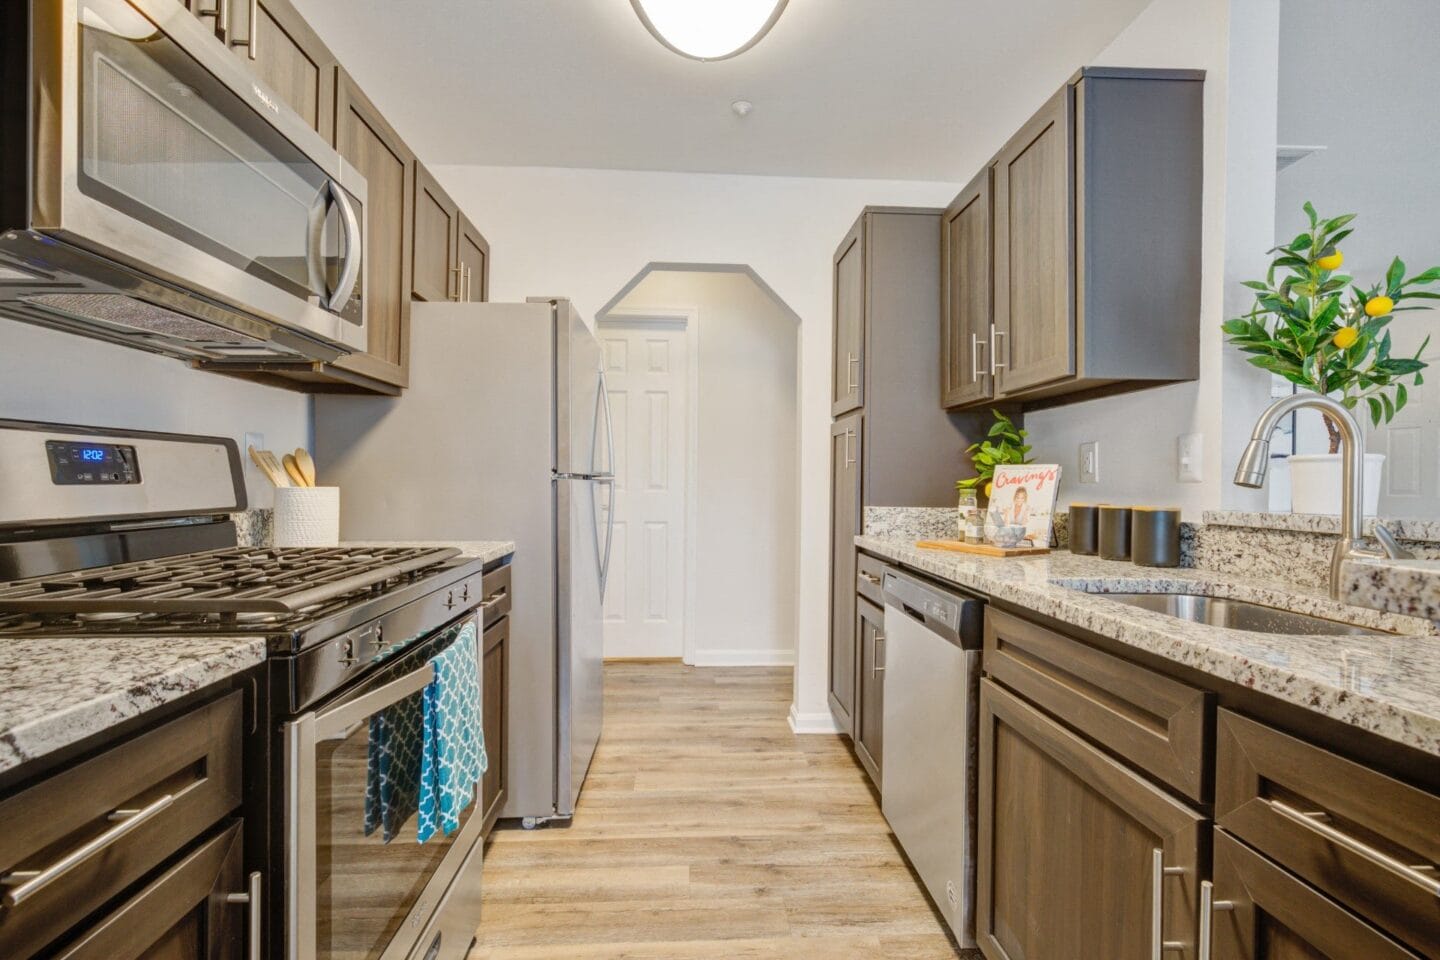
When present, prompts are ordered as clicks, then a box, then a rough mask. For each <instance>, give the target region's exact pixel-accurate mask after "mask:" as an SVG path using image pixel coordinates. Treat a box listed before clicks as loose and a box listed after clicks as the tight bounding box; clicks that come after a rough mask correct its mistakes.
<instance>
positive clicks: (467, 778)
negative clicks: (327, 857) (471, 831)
mask: <svg viewBox="0 0 1440 960" xmlns="http://www.w3.org/2000/svg"><path fill="white" fill-rule="evenodd" d="M477 637H478V632H477V629H476V626H475V623H474V622H473V621H472V622H470V623H467V624H465V625H464V626H463V627H461V628H459V630H458V631H457V632H456V635H455V639H454V641H453V642H451V644H450V645H449V646H448V647H446V648H445V649H444V650H443V651H441V652H440V653H439V654H438V655H436V656H435V658H434V659H433V660H431V661H430V663H431V665H432V667H433V668H434V670H435V679H434V680H432V681H431V682H430V683H429V684H427V685H426V686H425V687H424V689H422V690H421V691H420V693H419V694H418V695H416V696H413V697H408V698H406V699H405V700H403V701H401V702H400V703H397V704H395V705H394V706H392V707H388V708H386V709H385V710H382V711H380V712H379V713H377V714H376V715H375V716H373V717H371V718H370V742H369V750H368V756H367V761H368V763H367V767H368V769H367V778H366V789H365V834H366V836H369V835H370V834H371V833H373V832H374V831H375V830H376V829H377V828H379V827H383V828H384V833H383V836H384V840H385V842H386V843H389V842H390V841H391V840H392V839H394V837H395V836H396V835H397V834H398V833H399V832H400V828H401V826H402V825H403V824H404V823H405V822H406V821H407V820H409V819H410V817H411V816H412V815H415V814H418V817H417V819H416V839H417V841H418V842H420V843H424V842H425V841H426V840H429V839H430V838H431V837H432V836H434V835H435V832H436V830H441V831H443V832H444V833H445V835H446V836H449V835H450V834H451V833H454V832H455V830H456V829H458V828H459V826H460V815H461V814H462V813H463V812H464V811H465V808H466V807H468V806H469V805H470V804H471V803H472V802H473V801H474V799H475V785H476V784H477V783H479V782H480V779H481V777H483V776H484V774H485V771H486V770H487V769H488V768H489V761H488V758H487V757H486V755H485V732H484V728H483V726H482V714H481V700H480V698H481V692H480V690H481V688H480V660H479V653H478V650H479V647H478V644H477Z"/></svg>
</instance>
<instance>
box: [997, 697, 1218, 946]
mask: <svg viewBox="0 0 1440 960" xmlns="http://www.w3.org/2000/svg"><path fill="white" fill-rule="evenodd" d="M1207 832H1208V823H1207V821H1206V819H1205V817H1204V816H1203V815H1201V814H1200V813H1198V812H1196V811H1194V810H1191V809H1190V808H1189V807H1187V806H1185V805H1184V804H1182V803H1180V802H1179V801H1178V800H1176V799H1174V798H1173V797H1171V796H1170V795H1169V794H1168V793H1166V792H1164V791H1163V790H1161V789H1160V788H1159V787H1156V786H1154V785H1152V784H1151V783H1150V782H1148V781H1147V780H1145V779H1144V778H1143V777H1141V776H1140V775H1139V774H1137V773H1135V772H1133V771H1131V770H1130V769H1128V768H1127V767H1125V766H1123V765H1121V764H1120V763H1118V762H1117V761H1115V760H1113V759H1111V758H1110V757H1108V756H1106V755H1105V754H1103V753H1102V752H1100V751H1099V750H1098V749H1096V748H1095V747H1093V746H1091V745H1090V744H1089V743H1088V742H1086V741H1085V740H1084V739H1082V738H1081V737H1080V736H1078V735H1077V734H1075V733H1072V732H1071V731H1070V730H1068V729H1066V728H1065V727H1063V726H1061V725H1060V724H1059V723H1057V722H1056V721H1054V720H1052V719H1050V718H1049V717H1047V716H1045V715H1044V714H1043V713H1041V712H1040V711H1039V710H1037V709H1036V708H1035V707H1033V706H1031V705H1030V704H1028V703H1026V702H1025V701H1024V700H1021V699H1020V698H1019V697H1017V696H1016V695H1014V694H1012V693H1010V692H1008V691H1006V690H1005V689H1004V688H1003V687H1001V686H999V685H998V684H996V683H995V682H994V681H993V680H985V681H983V682H982V684H981V693H980V828H979V853H978V876H977V884H976V887H977V904H976V906H977V910H976V935H977V939H978V941H979V944H980V949H981V951H982V952H983V953H984V954H985V956H986V957H988V958H989V960H1041V958H1043V960H1099V958H1104V960H1151V958H1152V957H1153V956H1155V953H1154V949H1155V947H1154V943H1155V941H1156V940H1157V939H1159V940H1161V941H1162V942H1163V943H1164V944H1174V947H1173V948H1166V949H1165V950H1164V955H1165V956H1166V957H1167V958H1170V960H1195V957H1196V955H1197V954H1196V943H1195V933H1196V930H1197V926H1196V921H1197V919H1198V917H1197V911H1196V907H1197V903H1198V896H1199V881H1200V869H1201V866H1202V863H1201V854H1202V847H1203V840H1204V838H1205V835H1206V834H1207ZM1157 851H1158V853H1159V856H1158V858H1157V856H1156V853H1157ZM1157 883H1158V887H1159V892H1160V899H1159V902H1158V904H1157V902H1156V899H1155V889H1156V886H1157ZM1157 910H1158V915H1159V918H1160V924H1159V929H1158V930H1157V929H1156V928H1155V926H1154V917H1155V915H1156V911H1157Z"/></svg>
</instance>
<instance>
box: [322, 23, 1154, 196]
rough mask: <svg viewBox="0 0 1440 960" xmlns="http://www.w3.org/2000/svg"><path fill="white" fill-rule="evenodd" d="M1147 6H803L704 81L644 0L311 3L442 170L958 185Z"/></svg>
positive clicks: (370, 86) (335, 45) (357, 70)
mask: <svg viewBox="0 0 1440 960" xmlns="http://www.w3.org/2000/svg"><path fill="white" fill-rule="evenodd" d="M1146 2H1147V0H790V4H789V7H788V8H787V10H786V11H785V13H784V15H783V16H782V17H781V18H780V21H779V23H777V24H776V26H775V29H774V30H773V31H772V32H771V33H770V35H769V36H768V37H766V38H765V39H764V40H763V41H761V43H760V44H759V45H758V46H756V47H754V48H753V49H751V50H750V51H748V52H746V53H744V54H742V55H740V56H739V57H736V58H735V59H732V60H726V61H721V62H718V63H700V62H696V61H692V60H687V59H684V58H682V57H679V56H677V55H675V54H674V53H671V52H670V51H669V50H666V49H665V48H664V47H662V46H661V45H660V44H659V43H657V42H656V41H655V39H654V38H653V37H651V36H650V34H649V33H648V32H647V31H646V29H645V27H644V26H643V25H642V24H641V23H640V21H639V19H638V18H637V17H636V16H635V14H634V12H633V10H632V9H631V6H630V2H629V0H296V3H297V6H298V7H299V8H300V10H301V12H302V13H303V14H304V15H305V16H306V18H307V19H308V20H309V21H310V23H311V24H312V25H313V26H314V27H315V29H316V30H317V31H318V32H319V33H320V35H321V36H322V37H323V38H324V39H325V41H326V42H327V43H328V44H330V46H331V48H332V49H333V50H334V51H335V53H336V55H337V56H338V57H339V58H340V60H341V62H342V63H344V64H345V65H346V67H347V69H349V70H350V72H351V73H352V74H353V75H354V76H355V77H356V79H357V80H358V81H359V83H360V85H361V86H362V87H364V88H365V90H366V92H367V93H369V94H370V96H371V97H372V98H373V99H374V100H375V101H376V102H377V104H379V106H380V108H381V109H382V110H383V111H385V113H386V116H387V118H389V119H390V120H391V122H392V123H394V124H395V126H396V127H397V128H398V129H399V130H400V132H401V134H402V135H403V136H404V137H405V138H406V139H407V141H409V142H410V144H411V146H412V147H414V148H415V150H416V151H417V152H418V153H419V154H420V155H421V156H422V157H423V158H424V159H425V160H426V162H427V163H430V164H446V163H456V164H459V163H475V164H495V165H526V166H557V167H600V168H617V169H640V170H676V171H692V172H695V171H702V172H719V173H749V174H777V175H790V176H817V177H875V178H891V179H914V180H942V181H943V180H957V179H965V178H968V175H969V174H970V173H971V172H973V170H972V169H970V168H972V167H973V166H974V165H975V163H976V162H977V157H983V156H988V154H989V153H990V152H992V151H993V150H994V149H995V148H996V147H998V146H999V144H1000V142H1001V141H1002V140H1003V137H1004V136H1005V134H1007V133H1008V132H1010V131H1011V130H1013V129H1014V127H1015V126H1016V125H1017V123H1018V119H1017V118H1023V117H1024V116H1025V115H1027V113H1028V112H1029V111H1030V110H1033V109H1034V108H1035V107H1038V106H1039V104H1040V103H1041V102H1042V100H1043V99H1044V98H1045V96H1046V95H1048V94H1049V93H1051V92H1053V91H1054V90H1055V89H1056V88H1057V87H1058V86H1059V85H1060V84H1061V83H1062V82H1063V81H1064V79H1065V78H1066V77H1067V76H1069V75H1070V74H1071V73H1072V72H1073V71H1074V69H1075V68H1076V67H1077V66H1079V65H1081V64H1083V63H1085V62H1087V61H1088V60H1089V59H1090V58H1091V57H1093V56H1095V54H1097V53H1098V52H1099V51H1100V50H1101V49H1102V48H1103V47H1104V46H1105V45H1106V44H1107V43H1108V42H1109V41H1110V40H1111V39H1112V38H1114V36H1115V35H1116V34H1117V33H1119V31H1120V30H1121V28H1122V27H1124V25H1125V24H1126V23H1128V22H1129V21H1130V20H1131V19H1133V18H1134V17H1135V15H1136V14H1137V13H1138V12H1139V10H1140V9H1141V8H1143V7H1144V6H1145V4H1146ZM739 98H744V99H747V100H750V101H752V102H753V103H754V104H755V109H754V112H753V113H752V114H751V115H750V116H749V117H747V118H744V119H741V118H739V117H737V116H736V115H735V114H734V113H733V112H732V110H731V108H730V104H731V102H732V101H733V100H736V99H739Z"/></svg>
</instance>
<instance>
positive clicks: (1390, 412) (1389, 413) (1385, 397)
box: [1380, 393, 1395, 423]
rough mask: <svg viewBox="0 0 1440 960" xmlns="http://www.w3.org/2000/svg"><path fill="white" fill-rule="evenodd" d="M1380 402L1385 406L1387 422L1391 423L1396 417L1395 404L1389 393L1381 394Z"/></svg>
mask: <svg viewBox="0 0 1440 960" xmlns="http://www.w3.org/2000/svg"><path fill="white" fill-rule="evenodd" d="M1380 403H1381V405H1382V406H1383V407H1384V408H1385V422H1386V423H1389V422H1390V421H1391V420H1394V419H1395V404H1393V403H1391V402H1390V396H1389V394H1384V393H1382V394H1380Z"/></svg>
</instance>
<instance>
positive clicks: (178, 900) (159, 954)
mask: <svg viewBox="0 0 1440 960" xmlns="http://www.w3.org/2000/svg"><path fill="white" fill-rule="evenodd" d="M244 849H245V844H244V843H243V836H242V829H241V826H240V823H239V822H238V821H236V822H233V823H231V824H230V825H229V826H227V827H225V828H224V829H223V830H221V831H220V833H218V834H217V835H215V836H214V837H212V838H211V839H209V840H207V841H205V842H204V843H202V844H201V845H200V846H199V847H197V848H196V849H195V850H194V851H193V852H192V853H190V854H188V855H187V856H186V857H185V858H184V859H182V860H181V861H180V862H179V863H177V864H175V865H174V866H173V867H171V868H170V869H169V870H166V871H165V872H164V873H163V874H161V875H160V876H159V877H157V878H156V879H155V880H154V881H153V882H151V883H150V884H148V885H147V886H146V887H145V888H144V889H142V890H141V891H140V892H139V893H137V894H136V895H135V896H133V897H131V898H130V899H129V900H127V901H125V902H124V903H123V904H121V905H120V906H119V907H118V908H116V909H115V910H114V911H113V912H111V913H110V914H108V915H107V916H105V917H104V918H103V919H101V920H100V921H98V922H97V923H95V924H94V925H93V926H92V927H90V928H89V929H87V930H86V931H85V932H84V933H82V934H81V935H80V936H79V938H78V939H77V940H75V941H73V942H72V943H71V944H70V945H69V946H67V947H65V948H63V949H62V950H61V951H60V952H59V953H58V954H56V955H55V956H56V957H57V960H241V958H242V957H244V956H246V949H245V947H246V944H245V937H246V931H247V923H246V912H247V911H248V910H250V909H251V907H250V905H248V904H244V903H230V902H227V897H228V896H229V895H230V894H234V893H242V892H244V890H245V873H244Z"/></svg>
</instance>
